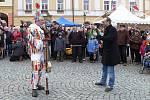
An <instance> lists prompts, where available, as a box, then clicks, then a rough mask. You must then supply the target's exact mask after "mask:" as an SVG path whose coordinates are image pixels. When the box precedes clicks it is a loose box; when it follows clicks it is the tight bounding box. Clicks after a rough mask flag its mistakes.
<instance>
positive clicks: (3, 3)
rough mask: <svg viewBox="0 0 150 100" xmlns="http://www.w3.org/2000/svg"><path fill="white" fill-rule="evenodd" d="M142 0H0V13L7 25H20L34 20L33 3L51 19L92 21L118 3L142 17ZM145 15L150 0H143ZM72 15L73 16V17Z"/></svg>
mask: <svg viewBox="0 0 150 100" xmlns="http://www.w3.org/2000/svg"><path fill="white" fill-rule="evenodd" d="M143 1H144V0H0V14H4V15H5V16H7V17H8V19H7V18H5V19H7V22H8V25H11V24H13V23H14V25H20V20H23V21H32V22H34V16H35V12H36V7H35V4H36V3H39V4H40V11H41V15H42V16H48V15H50V16H51V17H52V19H53V20H57V19H58V18H59V17H60V16H64V17H65V18H67V19H69V20H73V19H74V21H75V22H76V23H83V22H84V21H94V19H96V18H98V17H99V16H102V15H104V14H105V13H106V12H112V11H114V10H115V9H116V7H117V6H118V5H120V4H122V5H125V6H126V8H128V9H129V10H130V11H131V12H133V13H134V14H136V15H137V16H140V17H143V15H144V14H143V10H144V9H143V8H144V4H143ZM145 15H150V0H145ZM73 16H74V17H73Z"/></svg>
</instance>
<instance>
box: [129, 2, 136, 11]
mask: <svg viewBox="0 0 150 100" xmlns="http://www.w3.org/2000/svg"><path fill="white" fill-rule="evenodd" d="M135 5H136V2H130V11H131V12H134V9H133V8H134V6H135Z"/></svg>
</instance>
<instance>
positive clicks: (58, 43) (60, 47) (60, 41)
mask: <svg viewBox="0 0 150 100" xmlns="http://www.w3.org/2000/svg"><path fill="white" fill-rule="evenodd" d="M65 49H66V43H65V40H64V38H59V37H58V38H56V40H55V47H54V51H65Z"/></svg>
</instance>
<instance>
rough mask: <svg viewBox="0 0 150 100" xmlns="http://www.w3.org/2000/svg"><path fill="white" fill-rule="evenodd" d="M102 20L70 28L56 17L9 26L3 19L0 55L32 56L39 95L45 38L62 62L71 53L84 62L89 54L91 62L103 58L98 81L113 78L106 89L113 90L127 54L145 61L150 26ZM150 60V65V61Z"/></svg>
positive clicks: (52, 53) (133, 59)
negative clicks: (144, 27)
mask: <svg viewBox="0 0 150 100" xmlns="http://www.w3.org/2000/svg"><path fill="white" fill-rule="evenodd" d="M102 22H103V23H102V24H100V25H94V24H91V23H90V22H85V23H84V25H83V26H82V27H72V28H67V27H63V26H61V25H59V24H58V23H57V22H56V21H53V22H52V24H51V25H49V26H47V25H46V24H45V21H37V22H36V24H32V25H30V24H28V23H26V22H23V21H21V25H20V26H17V27H15V26H10V27H8V26H7V23H2V22H1V19H0V56H1V58H4V57H5V56H9V57H10V61H23V60H24V59H28V58H31V61H32V70H33V73H32V89H33V96H34V97H37V89H43V87H42V86H41V85H40V84H39V83H40V82H39V81H40V76H41V75H40V71H41V70H42V69H43V68H44V46H45V44H44V43H45V41H46V42H47V46H48V51H49V52H48V55H49V59H53V60H58V61H60V62H62V61H64V60H65V59H67V58H68V57H70V56H71V59H72V63H75V62H77V61H79V63H83V61H85V60H86V59H87V58H89V60H88V61H90V63H95V62H97V61H99V60H100V58H101V61H102V64H103V67H102V77H101V80H100V82H97V83H95V85H101V86H106V85H107V84H106V83H107V82H106V81H107V78H109V79H108V80H109V82H108V88H106V90H105V91H106V92H109V91H111V90H112V89H113V86H114V82H115V72H114V66H115V65H117V64H122V65H123V66H127V63H128V60H127V57H131V62H132V63H136V64H141V63H142V62H143V59H145V56H146V55H150V45H149V44H150V30H144V31H141V30H140V29H139V28H138V27H137V26H136V27H128V26H127V25H125V24H120V25H118V27H117V28H115V27H113V26H112V25H111V19H110V18H105V19H104V20H103V21H102ZM100 56H102V57H100ZM149 58H150V57H149ZM149 60H150V59H149ZM149 62H150V61H149ZM146 64H147V65H148V66H150V63H145V65H146Z"/></svg>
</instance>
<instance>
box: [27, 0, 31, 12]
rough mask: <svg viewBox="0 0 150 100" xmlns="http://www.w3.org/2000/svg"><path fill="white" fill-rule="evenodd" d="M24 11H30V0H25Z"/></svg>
mask: <svg viewBox="0 0 150 100" xmlns="http://www.w3.org/2000/svg"><path fill="white" fill-rule="evenodd" d="M26 11H32V0H26Z"/></svg>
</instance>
